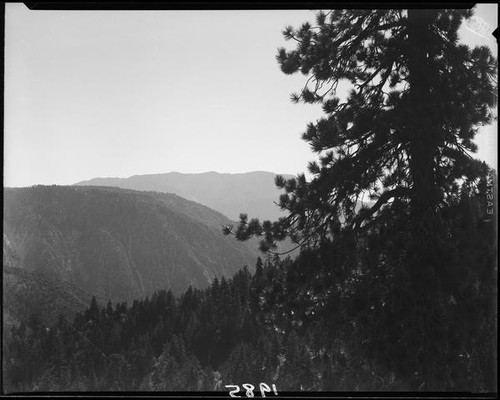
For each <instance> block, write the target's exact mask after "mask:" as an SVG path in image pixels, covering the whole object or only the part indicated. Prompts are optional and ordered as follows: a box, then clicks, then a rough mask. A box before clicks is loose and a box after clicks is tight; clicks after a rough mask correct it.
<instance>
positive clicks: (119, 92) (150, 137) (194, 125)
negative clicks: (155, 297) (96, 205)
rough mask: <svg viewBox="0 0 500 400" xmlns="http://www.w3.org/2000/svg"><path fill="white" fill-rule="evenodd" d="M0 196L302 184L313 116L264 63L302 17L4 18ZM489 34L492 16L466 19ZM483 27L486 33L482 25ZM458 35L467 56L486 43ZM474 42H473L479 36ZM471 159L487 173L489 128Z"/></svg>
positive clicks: (491, 145) (490, 9)
mask: <svg viewBox="0 0 500 400" xmlns="http://www.w3.org/2000/svg"><path fill="white" fill-rule="evenodd" d="M5 8H6V16H5V117H4V118H5V120H4V185H5V186H11V187H12V186H29V185H33V184H53V183H55V184H72V183H75V182H77V181H81V180H85V179H90V178H93V177H97V176H100V177H111V176H113V177H115V176H116V177H128V176H131V175H136V174H149V173H163V172H170V171H179V172H205V171H218V172H233V173H234V172H247V171H254V170H261V171H262V170H264V171H272V172H277V173H291V174H296V173H298V172H305V171H306V167H307V162H308V161H311V160H314V159H315V158H316V157H315V155H314V154H313V153H312V152H311V150H310V148H309V146H308V144H307V143H306V142H304V141H303V140H301V138H300V136H301V133H302V132H303V131H304V129H305V127H306V124H307V123H308V122H310V121H314V120H316V119H317V118H319V117H321V116H322V113H321V109H320V108H319V106H311V105H304V104H299V105H297V104H293V103H291V102H290V100H289V99H290V93H291V92H294V91H297V90H298V89H299V88H300V87H302V85H303V84H304V77H303V76H301V75H297V76H295V75H293V76H287V75H285V74H283V73H282V72H281V71H280V69H279V66H278V63H277V62H276V60H275V55H276V49H277V48H278V47H280V46H283V45H285V41H284V39H283V37H282V35H281V31H282V29H283V28H284V26H285V25H289V24H290V25H293V26H298V25H299V24H301V23H303V22H305V21H306V20H313V18H314V13H313V12H312V11H306V10H302V11H300V10H298V11H297V10H296V11H293V10H277V11H269V10H266V11H30V10H29V9H28V8H26V7H25V6H24V5H23V4H6V6H5ZM476 15H477V16H478V17H479V18H482V20H478V21H485V22H486V25H483V26H485V27H486V28H487V29H489V26H491V27H493V26H494V27H496V26H497V20H496V15H497V5H494V4H491V5H487V6H481V5H480V6H479V7H478V12H477V13H476ZM488 24H489V25H488ZM477 30H478V29H477V25H476V28H475V29H470V28H469V29H466V28H463V29H462V30H461V32H462V33H463V38H464V41H465V42H467V43H469V44H487V45H490V46H492V47H494V48H495V50H494V52H495V54H496V43H495V42H494V41H493V40H492V39H491V38H489V37H488V36H484V33H485V32H486V31H481V32H479V34H478V33H477ZM480 33H483V35H481V34H480ZM478 144H479V146H480V151H479V154H478V156H479V157H480V158H482V159H485V160H486V161H487V162H489V163H490V164H495V163H496V128H495V127H489V128H487V129H483V131H482V132H481V135H479V137H478Z"/></svg>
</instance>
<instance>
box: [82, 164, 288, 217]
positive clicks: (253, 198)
mask: <svg viewBox="0 0 500 400" xmlns="http://www.w3.org/2000/svg"><path fill="white" fill-rule="evenodd" d="M275 176H276V174H274V173H271V172H261V171H256V172H248V173H243V174H221V173H217V172H206V173H201V174H183V173H179V172H170V173H166V174H152V175H135V176H131V177H130V178H95V179H91V180H89V181H83V182H79V183H76V184H75V185H91V186H115V187H121V188H126V189H135V190H153V191H157V192H164V193H175V194H177V195H179V196H181V197H183V198H186V199H189V200H193V201H196V202H198V203H201V204H204V205H206V206H207V207H210V208H212V209H214V210H217V211H219V212H221V213H222V214H224V215H226V216H227V217H228V218H231V219H233V220H237V219H238V217H239V215H240V213H247V214H248V216H249V217H258V218H260V219H270V220H276V219H278V218H279V217H282V216H284V213H283V212H282V211H281V210H280V209H279V207H278V206H277V205H276V204H274V202H277V201H278V199H279V195H280V194H281V192H280V191H279V190H278V189H277V187H276V185H275V184H274V178H275ZM284 176H285V177H287V178H290V177H292V176H291V175H284Z"/></svg>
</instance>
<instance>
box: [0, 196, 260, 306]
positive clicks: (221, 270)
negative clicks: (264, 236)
mask: <svg viewBox="0 0 500 400" xmlns="http://www.w3.org/2000/svg"><path fill="white" fill-rule="evenodd" d="M228 223H230V221H229V220H228V219H227V218H226V217H224V216H223V215H221V214H220V213H218V212H216V211H214V210H211V209H209V208H207V207H204V206H202V205H200V204H196V203H193V202H190V201H187V200H185V199H182V198H180V197H179V196H176V195H173V194H163V193H153V192H137V191H132V190H124V189H118V188H108V187H98V188H97V187H74V186H73V187H71V186H70V187H67V186H36V187H32V188H20V189H5V190H4V240H3V247H4V278H5V276H6V273H7V274H10V275H9V276H10V277H9V281H12V280H13V278H12V276H13V274H14V272H16V271H17V274H15V276H17V278H16V280H14V281H15V282H16V284H17V283H18V282H19V280H20V279H21V278H19V277H21V275H22V274H20V273H19V271H18V269H19V268H21V269H23V270H26V271H30V272H36V274H48V275H50V276H57V277H58V278H59V279H60V280H61V282H66V283H67V284H69V285H74V286H76V287H78V288H79V289H81V290H82V293H89V294H93V295H96V296H97V297H98V298H99V299H102V300H103V301H106V300H107V299H111V300H112V301H131V300H132V299H134V298H139V297H143V296H147V295H150V294H151V293H152V292H153V291H155V290H158V289H168V288H171V289H172V290H173V291H174V293H180V292H182V291H183V290H185V289H186V288H187V287H188V286H189V285H190V284H192V285H194V286H197V287H204V286H206V285H207V284H208V283H209V282H210V281H211V280H212V279H213V277H214V276H221V275H225V276H231V275H232V274H233V273H234V272H236V271H237V270H239V269H240V268H241V267H242V266H243V265H245V264H247V265H248V266H249V267H250V268H251V267H252V266H253V265H254V264H255V259H256V256H257V250H253V251H252V247H250V245H249V244H247V243H240V242H237V241H236V240H234V239H233V238H231V237H225V236H223V235H222V233H221V227H222V225H224V224H228ZM253 248H255V244H254V245H253ZM5 266H7V267H9V269H8V270H6V268H5ZM48 275H47V276H48ZM36 276H37V275H33V274H31V275H26V274H24V275H22V279H21V280H23V281H26V280H30V282H31V281H33V280H36ZM44 276H45V275H44ZM59 283H60V282H58V283H57V284H58V285H59ZM66 289H67V290H69V291H71V288H70V287H67V288H66ZM66 289H65V290H66ZM80 297H81V295H78V296H77V298H80Z"/></svg>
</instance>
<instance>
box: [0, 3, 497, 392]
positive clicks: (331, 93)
mask: <svg viewBox="0 0 500 400" xmlns="http://www.w3.org/2000/svg"><path fill="white" fill-rule="evenodd" d="M471 16H472V11H471V10H465V9H464V10H413V9H410V10H385V9H384V10H333V11H330V12H328V13H326V12H318V13H317V14H316V21H315V24H314V25H312V24H310V23H305V24H303V25H302V26H301V27H299V28H293V27H287V28H285V30H284V31H283V34H284V37H285V39H287V40H289V41H291V43H295V45H296V47H295V48H294V49H285V48H282V49H279V51H278V54H277V60H278V63H279V64H280V67H281V69H282V71H283V72H284V73H286V74H294V73H301V74H303V75H305V76H307V77H308V80H307V82H306V84H305V86H304V88H303V89H302V90H301V91H300V93H297V94H294V95H293V96H292V99H293V100H294V101H296V102H304V103H310V104H320V105H321V106H322V109H323V111H324V114H325V115H324V117H323V118H320V119H318V120H317V121H316V122H315V123H311V124H309V125H308V126H307V129H306V131H305V132H304V134H303V138H304V140H305V141H306V142H308V143H309V144H310V146H311V149H312V150H313V152H315V153H316V154H317V156H318V158H319V160H318V161H313V162H311V163H310V164H309V166H308V169H309V172H310V173H311V175H312V178H311V179H309V180H307V179H306V177H305V174H299V175H298V176H297V177H296V178H291V179H285V178H284V177H279V176H278V177H277V178H276V181H275V182H276V185H277V186H278V187H279V188H280V189H282V190H283V191H284V193H283V194H282V195H281V196H280V198H279V206H280V207H281V209H282V210H283V211H286V216H285V217H281V218H279V219H278V220H277V221H269V220H265V221H260V220H259V219H258V218H255V217H254V218H251V217H250V218H249V216H248V215H246V214H242V215H241V216H240V221H239V223H238V225H237V226H231V225H230V224H227V225H225V226H224V228H223V233H225V234H226V235H234V237H235V239H237V240H240V241H246V240H249V239H250V238H253V237H257V238H259V239H260V249H261V250H262V252H263V253H265V256H263V258H264V261H262V260H261V259H259V260H258V262H257V265H256V266H255V272H254V273H253V274H252V273H250V272H249V271H248V269H247V268H244V269H243V270H240V271H239V272H238V273H236V274H235V275H234V276H233V277H231V278H228V277H226V278H223V277H219V278H217V279H214V280H213V281H212V282H211V284H210V286H209V287H208V288H207V289H203V290H202V289H196V288H192V287H190V288H189V289H188V290H187V291H185V292H184V293H182V294H180V295H177V296H176V295H174V294H173V293H172V292H167V291H157V292H156V293H155V294H154V295H153V296H151V297H147V298H142V299H137V300H135V301H134V302H133V303H132V304H127V303H123V302H120V303H118V304H112V303H108V304H107V305H104V304H99V303H98V301H97V300H96V299H93V300H92V302H91V303H90V305H89V306H88V308H87V309H86V310H85V311H84V312H83V313H78V314H77V315H76V317H75V318H74V320H68V319H66V318H64V317H61V318H59V320H58V322H57V323H56V324H53V325H51V326H45V325H44V324H43V323H42V322H41V321H40V320H39V318H38V317H37V316H36V315H33V316H31V318H29V319H28V320H26V321H22V322H21V323H20V324H18V325H15V326H13V327H11V328H9V330H8V331H6V332H5V338H4V365H3V369H4V383H5V388H6V389H7V390H8V391H18V392H19V391H37V390H38V391H53V390H54V391H57V390H99V391H108V390H113V391H115V390H127V391H134V390H141V391H142V390H144V391H197V390H207V391H212V390H220V391H227V388H226V387H225V386H226V385H240V386H241V385H242V384H243V383H251V384H252V385H255V386H256V387H257V385H259V383H266V384H267V385H269V386H271V385H275V387H276V388H277V390H278V391H300V390H302V391H344V390H347V391H358V390H359V391H365V390H369V391H395V390H396V391H398V390H399V391H467V392H495V391H496V390H497V381H496V373H497V371H496V350H497V342H496V333H497V332H496V330H497V318H496V309H497V304H496V300H495V299H496V290H497V269H496V264H495V263H496V257H497V247H496V235H497V232H496V226H497V225H496V217H497V215H496V210H497V208H496V187H497V186H496V185H497V175H496V171H495V170H493V169H492V168H491V167H489V166H488V165H487V164H485V163H484V162H481V161H480V160H477V159H474V158H473V156H472V155H473V153H474V152H475V151H476V150H477V146H476V144H475V143H474V137H475V135H476V133H477V131H478V129H479V127H480V126H482V125H487V124H490V123H492V121H493V120H494V115H493V111H492V110H493V107H495V106H496V101H497V99H496V97H497V86H496V74H497V60H496V59H495V58H494V57H493V56H492V54H491V52H490V50H489V49H488V48H487V47H485V46H483V47H477V48H473V49H470V48H468V47H467V46H464V45H461V44H460V43H459V40H458V33H457V32H458V28H459V27H460V25H461V23H462V22H463V21H464V20H466V19H467V18H470V17H471ZM341 82H342V84H344V83H346V82H347V83H349V84H351V90H350V91H349V92H348V93H347V95H346V96H342V98H341V96H338V93H337V92H336V90H337V88H338V86H339V84H340V83H341ZM284 240H290V241H292V242H293V243H294V244H295V245H296V247H297V249H300V254H299V255H298V256H297V257H296V258H294V259H292V258H289V257H287V256H286V255H285V254H281V253H279V251H278V247H277V244H278V243H279V242H282V241H284ZM242 264H243V263H242ZM252 268H253V266H252Z"/></svg>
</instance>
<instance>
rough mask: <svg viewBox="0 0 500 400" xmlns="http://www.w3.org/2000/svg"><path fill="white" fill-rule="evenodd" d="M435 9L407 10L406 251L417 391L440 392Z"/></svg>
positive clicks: (440, 337) (441, 327) (442, 339)
mask: <svg viewBox="0 0 500 400" xmlns="http://www.w3.org/2000/svg"><path fill="white" fill-rule="evenodd" d="M434 13H435V11H433V10H408V45H409V48H408V69H409V82H410V97H409V98H410V107H409V112H408V117H409V118H408V130H409V134H410V147H409V155H410V173H411V178H412V188H411V194H410V196H411V197H410V199H411V211H410V212H411V224H412V226H411V228H412V231H413V234H412V243H411V246H410V249H409V252H408V267H409V268H410V276H411V279H412V286H413V290H414V292H413V296H414V309H413V313H412V317H413V322H414V326H415V329H414V331H413V334H414V335H415V337H416V338H417V341H418V343H419V345H418V346H417V348H416V351H417V352H418V356H417V355H415V356H416V358H415V360H416V367H417V369H418V370H419V373H421V375H422V380H423V381H424V383H423V385H422V387H421V389H424V390H438V389H442V387H441V385H442V384H444V383H445V381H446V379H445V378H444V377H443V376H442V375H441V372H442V371H443V367H444V366H443V364H442V360H443V358H442V357H441V356H442V354H440V353H441V351H440V350H441V349H442V348H443V341H444V340H445V337H444V336H443V332H444V331H443V326H442V325H440V323H439V321H436V316H439V315H442V313H440V309H441V305H442V301H441V290H440V283H439V277H438V274H437V269H438V268H439V251H438V246H439V235H440V232H441V229H440V226H439V218H438V215H437V213H436V206H437V202H438V196H437V193H438V191H437V187H436V183H435V175H434V171H435V161H434V157H435V154H436V150H437V146H438V143H437V141H436V138H437V137H438V129H439V127H438V126H437V124H436V123H435V122H434V123H433V118H432V109H431V107H432V106H431V105H430V103H431V101H432V99H431V91H430V85H431V84H430V82H429V77H430V76H431V74H432V68H430V65H429V63H430V62H431V57H432V55H431V54H429V52H430V49H431V46H430V44H431V43H432V33H431V24H432V22H431V21H432V19H433V18H432V17H433V14H434Z"/></svg>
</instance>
